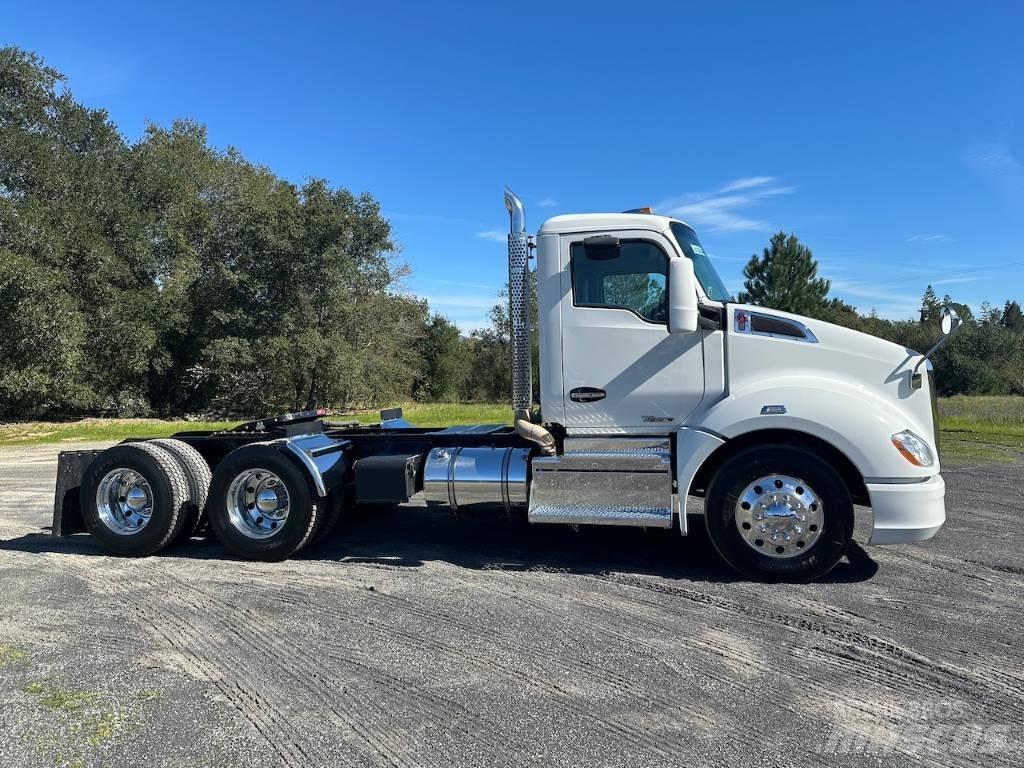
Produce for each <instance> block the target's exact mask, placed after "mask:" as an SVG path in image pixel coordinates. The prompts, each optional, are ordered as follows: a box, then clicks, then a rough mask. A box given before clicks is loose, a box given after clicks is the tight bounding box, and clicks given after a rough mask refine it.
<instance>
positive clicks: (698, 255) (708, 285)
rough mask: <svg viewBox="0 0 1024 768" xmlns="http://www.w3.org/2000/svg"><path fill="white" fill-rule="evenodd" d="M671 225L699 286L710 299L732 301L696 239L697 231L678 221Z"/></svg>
mask: <svg viewBox="0 0 1024 768" xmlns="http://www.w3.org/2000/svg"><path fill="white" fill-rule="evenodd" d="M671 226H672V234H673V235H675V238H676V242H677V243H679V247H680V248H682V249H683V253H684V254H686V258H688V259H689V260H690V261H692V262H693V271H694V274H696V275H697V282H698V283H700V287H701V288H703V289H704V293H705V294H707V297H708V298H709V299H711V300H712V301H732V300H733V298H732V295H731V294H730V293H729V291H727V290H726V288H725V283H723V282H722V278H720V277H719V276H718V273H717V272H715V266H714V265H713V264H712V263H711V259H709V258H708V255H707V254H706V253H704V249H703V248H702V247H701V244H700V241H699V240H698V239H697V233H696V232H694V231H693V230H692V229H690V228H689V227H688V226H686V225H685V224H681V223H679V222H678V221H673V222H672V224H671Z"/></svg>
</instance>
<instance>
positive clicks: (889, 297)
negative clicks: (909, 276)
mask: <svg viewBox="0 0 1024 768" xmlns="http://www.w3.org/2000/svg"><path fill="white" fill-rule="evenodd" d="M831 282H832V290H833V291H836V292H838V293H842V294H845V295H847V296H852V297H855V298H858V299H868V300H869V301H873V302H877V303H883V304H886V305H888V306H905V307H908V308H909V309H915V310H916V309H919V308H920V306H921V296H920V294H913V293H903V292H900V291H893V290H892V289H891V288H887V287H886V286H884V285H878V284H876V283H871V282H867V281H864V282H858V281H848V280H832V281H831Z"/></svg>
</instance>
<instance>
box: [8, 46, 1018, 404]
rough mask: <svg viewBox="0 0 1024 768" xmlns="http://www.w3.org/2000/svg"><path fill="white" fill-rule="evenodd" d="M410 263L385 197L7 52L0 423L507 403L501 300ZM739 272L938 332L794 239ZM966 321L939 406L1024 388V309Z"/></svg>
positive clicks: (814, 301)
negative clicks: (847, 293) (124, 104)
mask: <svg viewBox="0 0 1024 768" xmlns="http://www.w3.org/2000/svg"><path fill="white" fill-rule="evenodd" d="M396 252H397V249H396V246H395V243H394V238H393V233H392V230H391V227H390V224H389V223H388V221H387V220H386V219H385V218H384V217H383V216H382V214H381V210H380V205H379V203H378V202H377V201H376V200H375V199H374V198H373V197H372V196H370V195H368V194H360V195H356V194H353V193H352V192H350V191H349V190H347V189H345V188H343V187H334V186H331V185H330V184H329V183H328V182H327V181H325V180H323V179H310V180H307V181H305V182H303V183H301V184H295V183H292V182H290V181H288V180H285V179H282V178H280V177H279V176H277V175H276V174H275V173H273V171H271V170H270V169H269V168H266V167H264V166H261V165H258V164H256V163H252V162H251V161H249V160H247V159H246V158H245V157H243V156H242V154H241V153H240V152H239V151H238V150H236V149H231V148H229V149H227V150H225V151H221V150H218V149H216V148H214V147H212V146H211V145H210V144H209V141H208V139H207V135H206V130H205V128H204V127H203V126H202V125H200V124H198V123H196V122H193V121H189V120H180V121H176V122H174V123H172V124H171V125H170V126H169V127H161V126H157V125H149V126H147V128H146V130H145V133H144V135H143V136H142V137H141V138H139V139H138V140H136V141H129V140H127V139H126V138H125V137H124V136H123V135H122V134H121V133H120V132H119V130H118V128H117V127H116V126H115V125H114V124H113V123H112V121H111V120H110V118H109V116H108V115H107V113H106V112H105V111H104V110H102V109H96V108H92V107H89V106H87V105H84V104H81V103H79V102H78V101H76V100H75V98H74V96H73V94H72V93H71V91H70V90H69V89H68V88H67V86H66V84H65V80H64V77H63V76H62V75H61V74H60V73H59V72H57V71H55V70H54V69H52V68H50V67H48V66H47V65H46V64H45V62H43V61H42V60H41V59H40V58H39V57H38V56H36V55H35V54H33V53H30V52H26V51H23V50H20V49H18V48H13V47H8V48H2V49H0V417H5V418H11V417H13V418H27V417H41V416H63V415H80V414H106V415H119V416H139V415H180V414H209V413H221V414H233V415H262V414H267V413H275V412H281V411H284V410H296V409H299V408H311V407H328V408H339V409H340V408H349V407H358V406H373V405H376V404H380V403H386V402H394V401H398V400H403V399H408V398H416V399H421V400H492V401H493V400H506V399H507V398H508V396H509V391H510V380H511V373H510V364H509V342H508V338H509V321H508V311H507V304H506V303H505V301H504V300H503V299H502V298H499V299H498V300H497V301H496V304H495V306H494V308H493V309H492V310H491V312H490V323H489V325H488V326H487V327H486V328H484V329H480V330H477V331H474V332H473V333H471V334H469V335H463V334H460V332H459V329H458V328H457V327H456V326H455V325H454V324H453V323H452V322H451V321H450V320H448V319H447V318H445V317H443V316H441V315H438V314H432V313H431V312H430V311H429V308H428V306H427V304H426V303H425V302H424V301H423V300H421V299H419V298H417V297H415V296H412V295H410V294H409V293H408V292H406V291H405V290H403V287H402V280H403V278H404V277H405V275H406V272H407V270H406V268H405V267H404V266H403V265H402V264H401V263H400V262H399V261H398V260H397V258H396ZM744 274H745V277H746V278H747V280H746V284H745V288H746V291H745V292H744V295H743V296H741V297H740V298H741V300H746V301H750V302H753V303H757V304H763V305H766V306H773V307H777V308H779V309H784V310H789V311H794V312H798V313H801V314H805V315H809V316H812V317H818V318H821V319H825V320H829V321H832V322H837V323H840V324H842V325H847V326H850V327H853V328H856V329H858V330H863V331H866V332H868V333H872V334H874V335H877V336H881V337H883V338H887V339H890V340H892V341H895V342H897V343H900V344H904V345H906V346H908V347H911V348H913V349H918V350H924V349H926V348H928V347H929V346H930V345H931V344H932V343H933V342H934V341H935V340H936V338H937V337H938V315H939V311H940V308H941V304H942V303H943V302H942V301H940V300H939V299H938V297H937V296H936V295H935V293H934V291H933V290H932V289H931V287H929V289H928V291H927V292H926V294H925V297H924V300H923V302H922V308H921V314H920V317H919V318H918V319H915V320H908V321H890V320H885V319H882V318H879V317H878V316H877V315H875V314H874V313H870V314H868V315H861V314H858V313H857V312H856V311H855V310H854V308H853V307H851V306H849V305H848V304H846V303H844V302H842V301H840V300H838V299H835V298H830V297H829V296H828V292H829V290H830V284H829V282H828V280H825V279H824V278H820V277H818V275H817V263H816V262H815V261H814V259H813V255H812V254H811V252H810V250H808V249H807V248H806V247H805V246H803V245H802V244H800V243H799V241H798V240H797V238H796V237H795V236H793V235H790V236H786V235H784V234H783V233H779V234H777V235H775V236H774V237H773V238H772V240H771V243H770V244H769V247H768V248H766V249H765V251H764V253H763V254H762V255H761V256H754V257H752V258H751V261H750V263H749V264H748V265H747V267H746V269H745V271H744ZM945 301H946V302H950V301H951V300H950V299H949V297H945ZM533 306H534V310H535V308H536V302H535V301H534V302H533ZM957 306H958V308H959V310H960V313H961V316H962V317H964V318H965V320H966V327H965V328H964V329H962V330H961V331H959V332H958V333H957V336H956V337H955V338H954V340H953V341H952V343H951V344H950V345H949V347H948V348H947V349H946V350H945V351H943V353H942V355H941V356H940V357H939V358H938V359H937V360H936V363H935V364H936V368H937V369H938V373H939V382H940V387H941V388H942V391H943V393H944V394H952V393H955V392H965V393H993V394H999V393H1018V394H1024V344H1022V341H1024V319H1022V316H1021V308H1020V306H1019V305H1018V304H1017V303H1016V302H1015V301H1007V302H1006V303H1005V304H1004V305H1003V306H1002V307H1001V308H999V309H996V308H993V307H991V306H988V305H983V307H982V311H981V313H980V315H979V316H978V317H973V316H972V315H971V312H970V309H969V308H968V307H966V306H964V305H957ZM534 314H536V312H535V311H534ZM534 346H535V349H534V358H535V361H536V338H535V339H534ZM537 371H538V366H537V365H536V362H535V365H534V376H535V377H536V376H537Z"/></svg>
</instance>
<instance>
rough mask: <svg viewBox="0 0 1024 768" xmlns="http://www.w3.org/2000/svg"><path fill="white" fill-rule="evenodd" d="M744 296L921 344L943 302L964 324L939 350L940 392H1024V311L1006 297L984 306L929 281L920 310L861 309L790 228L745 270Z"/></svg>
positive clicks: (933, 330) (931, 339) (925, 345)
mask: <svg viewBox="0 0 1024 768" xmlns="http://www.w3.org/2000/svg"><path fill="white" fill-rule="evenodd" d="M743 276H744V278H745V280H744V288H745V290H744V291H743V292H742V293H741V294H740V296H739V297H738V298H739V300H740V301H744V302H749V303H752V304H759V305H762V306H768V307H773V308H775V309H781V310H785V311H788V312H796V313H798V314H802V315H806V316H808V317H816V318H818V319H821V320H826V321H828V322H832V323H836V324H837V325H843V326H846V327H848V328H853V329H854V330H858V331H863V332H864V333H870V334H871V335H873V336H878V337H880V338H883V339H887V340H889V341H892V342H895V343H896V344H900V345H902V346H905V347H908V348H909V349H913V350H916V351H918V352H925V351H927V350H928V349H929V348H930V347H931V346H932V344H934V343H935V342H936V341H937V340H938V339H939V338H940V337H941V335H942V332H941V328H940V322H941V315H942V308H943V306H946V305H948V306H950V307H952V308H953V309H954V310H955V311H956V312H957V314H958V315H959V317H960V319H961V320H962V321H963V326H962V327H961V328H960V329H959V330H957V331H956V332H955V334H954V335H953V337H952V338H951V339H950V342H949V344H948V345H947V346H946V347H945V348H944V349H943V350H942V351H941V352H939V353H938V354H937V355H936V357H935V358H934V360H933V361H932V362H933V365H934V366H935V374H936V380H937V382H938V389H939V393H940V394H942V395H955V394H968V395H979V394H984V395H1011V394H1012V395H1024V314H1022V312H1021V306H1020V304H1019V303H1018V302H1017V301H1015V300H1012V299H1008V300H1006V301H1005V303H1004V304H1003V305H1002V307H998V306H993V305H992V304H989V303H988V302H984V303H982V305H981V307H980V308H979V309H980V311H979V314H978V315H977V316H975V315H974V313H973V312H972V310H971V308H970V307H969V306H968V305H966V304H964V303H960V302H957V301H955V300H954V299H953V298H952V297H950V296H949V295H946V296H944V297H943V298H942V299H940V298H939V297H938V295H937V294H936V293H935V290H934V288H933V287H932V286H931V285H928V286H927V288H926V289H925V291H924V295H923V296H922V298H921V308H920V311H919V312H918V316H917V317H916V318H911V319H907V320H887V319H885V318H881V317H879V316H878V314H877V313H876V312H875V311H874V310H872V311H871V312H869V313H868V314H866V315H863V314H860V313H858V312H857V311H856V310H855V309H854V308H853V307H852V306H850V305H849V304H847V303H846V302H844V301H842V300H841V299H838V298H834V297H829V295H828V293H829V290H830V289H831V283H830V281H829V280H827V279H824V278H821V277H819V276H818V263H817V261H816V260H815V259H814V255H813V254H812V252H811V250H810V249H809V248H807V246H805V245H803V244H802V243H800V241H799V240H798V239H797V237H796V236H795V235H793V234H790V235H786V233H784V232H778V233H776V234H775V235H774V236H773V237H772V239H771V242H770V243H769V245H768V247H767V248H765V249H764V251H763V253H762V254H761V255H760V256H758V255H754V256H752V257H751V258H750V261H749V262H748V263H747V265H746V267H744V270H743Z"/></svg>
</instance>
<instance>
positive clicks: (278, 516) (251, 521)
mask: <svg viewBox="0 0 1024 768" xmlns="http://www.w3.org/2000/svg"><path fill="white" fill-rule="evenodd" d="M290 504H291V499H290V498H289V496H288V488H287V487H286V486H285V484H284V483H283V482H282V481H281V478H279V477H278V476H277V475H275V474H274V473H273V472H271V471H269V470H266V469H247V470H246V471H245V472H242V473H240V474H239V475H237V476H236V477H235V479H234V480H232V481H231V485H229V486H228V494H227V508H228V519H229V520H230V521H231V524H232V525H233V526H234V527H235V529H236V530H237V531H238V532H239V533H241V534H243V535H245V536H248V537H249V538H250V539H266V538H268V537H270V536H273V535H274V534H275V533H277V532H278V531H280V530H281V529H282V528H283V527H284V524H285V521H286V520H287V519H288V509H289V506H290Z"/></svg>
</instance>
